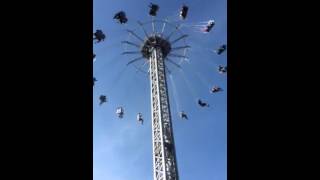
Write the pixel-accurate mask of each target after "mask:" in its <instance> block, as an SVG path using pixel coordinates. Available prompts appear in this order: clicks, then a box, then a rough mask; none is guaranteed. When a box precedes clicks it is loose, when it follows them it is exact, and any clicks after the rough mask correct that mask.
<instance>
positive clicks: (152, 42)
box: [123, 20, 189, 180]
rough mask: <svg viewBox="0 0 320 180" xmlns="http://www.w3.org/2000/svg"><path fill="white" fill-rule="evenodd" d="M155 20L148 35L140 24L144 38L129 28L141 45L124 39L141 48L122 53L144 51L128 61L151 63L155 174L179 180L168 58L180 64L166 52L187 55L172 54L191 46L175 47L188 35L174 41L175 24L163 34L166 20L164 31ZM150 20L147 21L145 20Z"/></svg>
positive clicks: (158, 178) (162, 179)
mask: <svg viewBox="0 0 320 180" xmlns="http://www.w3.org/2000/svg"><path fill="white" fill-rule="evenodd" d="M154 22H155V21H154V20H153V21H152V27H153V33H152V34H150V35H148V34H147V33H146V30H145V29H144V28H143V24H142V23H140V22H138V23H139V25H141V27H142V29H143V31H144V33H145V35H146V37H145V38H144V39H143V38H141V37H139V36H138V35H137V34H136V33H134V32H133V31H130V30H128V32H129V33H130V34H131V35H133V36H135V37H136V39H138V40H140V41H141V42H142V43H141V45H138V44H135V43H133V42H129V41H123V43H126V44H129V45H132V46H135V47H138V48H139V51H134V52H124V53H123V54H135V53H141V55H142V56H141V57H139V58H136V59H134V60H132V61H130V62H129V63H128V64H131V63H133V62H136V61H138V60H140V59H145V60H146V61H145V64H146V63H147V62H148V63H149V70H148V72H149V78H150V85H151V117H152V123H151V124H152V145H153V178H154V180H179V175H178V167H177V160H176V150H175V143H174V137H173V129H172V122H171V113H170V103H169V95H168V89H167V81H166V69H167V68H166V61H169V62H171V63H172V64H174V65H175V66H177V67H179V68H180V66H179V65H178V64H176V63H174V62H173V61H172V60H170V59H168V57H167V56H171V57H180V58H186V57H185V56H184V55H177V54H171V52H172V51H175V50H178V49H185V48H189V46H180V47H175V48H172V47H171V45H172V44H173V43H175V42H177V41H179V40H181V39H184V38H185V37H187V35H182V36H180V37H179V38H177V39H175V40H174V41H171V42H170V41H169V39H170V37H171V36H172V34H173V33H174V32H176V31H179V27H176V28H175V30H174V31H173V32H171V34H170V35H169V36H167V37H164V34H163V31H164V27H165V24H166V23H168V22H167V21H160V20H159V22H163V23H164V24H163V28H162V33H155V31H154ZM146 24H147V23H146Z"/></svg>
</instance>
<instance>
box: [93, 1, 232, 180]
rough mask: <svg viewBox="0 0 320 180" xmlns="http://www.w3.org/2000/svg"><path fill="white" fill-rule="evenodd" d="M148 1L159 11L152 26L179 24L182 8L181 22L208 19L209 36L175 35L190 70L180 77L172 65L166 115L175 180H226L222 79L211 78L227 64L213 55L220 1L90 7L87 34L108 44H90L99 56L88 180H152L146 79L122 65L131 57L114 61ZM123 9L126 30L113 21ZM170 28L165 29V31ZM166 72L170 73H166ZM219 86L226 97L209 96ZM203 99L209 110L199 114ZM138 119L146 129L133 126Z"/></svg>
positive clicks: (222, 25) (219, 33)
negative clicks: (97, 34) (165, 21)
mask: <svg viewBox="0 0 320 180" xmlns="http://www.w3.org/2000/svg"><path fill="white" fill-rule="evenodd" d="M150 2H153V3H155V4H158V5H159V6H160V9H159V12H158V16H157V17H156V19H162V18H166V17H168V16H169V20H178V18H177V16H178V13H179V9H180V7H181V5H182V4H183V3H185V4H186V5H188V6H189V13H188V16H187V19H186V20H184V21H183V23H188V24H195V23H198V22H203V21H207V20H209V19H214V20H215V22H216V25H215V27H214V28H213V30H212V31H211V32H210V33H208V34H203V33H198V32H196V31H195V30H194V29H192V28H191V27H188V26H185V27H182V28H181V31H182V32H183V33H186V34H188V35H189V37H188V38H187V39H186V43H187V44H188V45H190V46H191V49H190V50H189V51H188V52H187V56H188V57H189V58H190V61H189V63H182V64H181V66H182V69H183V70H182V71H179V70H178V69H177V68H174V66H171V68H170V69H171V70H173V72H172V74H171V77H169V76H168V77H167V82H168V86H169V87H168V88H169V96H170V104H171V113H172V121H173V129H174V137H175V143H176V151H177V152H176V153H177V161H178V169H179V176H180V179H182V180H198V179H199V180H226V179H227V76H226V75H223V74H219V73H218V72H217V66H218V65H226V64H227V54H226V53H224V54H222V55H220V56H218V55H216V54H215V53H213V52H211V51H210V49H211V50H212V49H215V48H217V47H218V46H220V45H221V44H223V43H226V42H227V2H226V0H202V1H195V0H194V1H191V0H184V1H180V0H161V1H159V0H158V1H146V0H116V1H115V0H94V1H93V3H94V9H93V12H94V19H93V22H94V23H93V31H95V30H96V29H102V30H103V31H104V32H105V34H106V40H105V41H104V42H102V43H99V44H94V45H93V51H94V53H95V54H96V55H97V56H96V58H97V59H96V61H95V62H94V64H93V66H94V72H93V75H94V77H96V78H97V80H98V81H97V82H96V85H95V87H94V88H93V128H94V129H93V132H94V134H93V136H94V139H93V156H94V157H93V177H94V180H147V179H148V180H151V179H152V178H153V174H152V173H153V171H152V139H151V138H152V136H151V119H150V118H151V112H150V110H151V108H150V101H151V100H150V82H149V78H148V76H147V75H146V74H144V73H141V72H138V73H137V72H136V69H135V68H134V67H133V66H126V63H128V62H129V61H130V60H131V59H133V58H132V57H137V56H125V55H120V54H121V53H122V52H123V51H124V49H125V48H126V47H124V46H123V45H121V43H120V42H121V41H124V40H133V39H130V38H131V37H128V33H126V32H125V29H135V28H137V27H138V26H137V23H136V21H137V20H140V21H142V22H146V21H149V20H151V18H150V16H148V11H149V9H148V5H149V3H150ZM120 10H123V11H125V12H126V14H127V16H128V19H129V20H128V23H127V24H126V25H120V24H118V23H116V22H115V21H114V20H113V19H112V18H113V15H114V14H115V13H116V12H118V11H120ZM169 29H170V28H169V26H168V28H167V29H166V30H169ZM136 42H137V41H136ZM169 67H170V66H169ZM213 85H218V86H220V87H222V88H223V90H224V91H222V92H220V93H217V94H211V93H209V90H210V88H211V87H212V86H213ZM101 94H105V95H106V96H107V98H108V102H107V103H106V104H103V105H102V106H99V96H100V95H101ZM197 98H201V99H203V100H205V101H206V102H208V103H209V104H210V108H200V107H199V106H198V105H197V104H196V99H197ZM118 106H123V107H124V109H125V114H124V118H123V119H118V118H117V116H116V113H115V111H116V108H117V107H118ZM180 110H184V111H185V112H186V113H187V115H188V117H189V120H187V121H185V120H181V119H180V118H179V116H178V112H179V111H180ZM138 112H141V113H142V115H143V117H144V120H145V121H144V125H143V126H141V125H140V124H138V123H137V121H136V115H137V113H138Z"/></svg>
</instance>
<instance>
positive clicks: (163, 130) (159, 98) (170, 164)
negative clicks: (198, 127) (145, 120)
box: [150, 48, 179, 180]
mask: <svg viewBox="0 0 320 180" xmlns="http://www.w3.org/2000/svg"><path fill="white" fill-rule="evenodd" d="M150 81H151V104H152V114H151V116H152V138H153V166H154V168H153V169H154V172H153V173H154V180H179V176H178V169H177V162H176V154H175V145H174V138H173V130H172V123H171V114H170V105H169V95H168V91H167V83H166V72H165V60H164V57H163V54H162V51H161V48H153V50H152V54H151V57H150Z"/></svg>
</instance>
